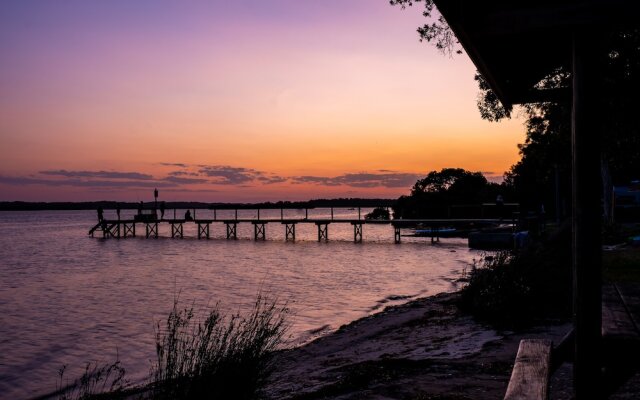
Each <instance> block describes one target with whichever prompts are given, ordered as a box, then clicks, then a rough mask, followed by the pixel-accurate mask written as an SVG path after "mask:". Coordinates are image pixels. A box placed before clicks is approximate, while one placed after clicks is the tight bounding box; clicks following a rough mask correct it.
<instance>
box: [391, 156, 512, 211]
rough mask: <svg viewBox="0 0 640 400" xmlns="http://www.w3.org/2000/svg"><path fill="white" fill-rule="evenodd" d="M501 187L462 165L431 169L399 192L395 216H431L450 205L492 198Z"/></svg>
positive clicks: (467, 203)
mask: <svg viewBox="0 0 640 400" xmlns="http://www.w3.org/2000/svg"><path fill="white" fill-rule="evenodd" d="M502 191H503V187H502V186H501V185H498V184H495V183H491V182H488V181H487V178H485V177H484V175H482V173H481V172H470V171H466V170H464V169H462V168H443V169H442V170H440V171H431V172H429V173H428V174H427V176H426V177H424V178H423V179H418V181H416V183H415V184H414V185H413V187H412V188H411V194H410V195H409V196H401V197H400V198H399V199H398V201H397V203H396V205H395V206H394V208H393V209H394V216H395V217H396V218H433V217H443V216H446V215H442V214H443V213H445V214H446V208H447V207H448V206H451V205H462V204H464V205H471V204H481V203H482V202H486V201H494V200H495V198H496V196H497V194H499V193H501V192H502Z"/></svg>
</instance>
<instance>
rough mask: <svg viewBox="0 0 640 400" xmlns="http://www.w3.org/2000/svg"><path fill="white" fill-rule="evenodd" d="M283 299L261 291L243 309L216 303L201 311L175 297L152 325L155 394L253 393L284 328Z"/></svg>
mask: <svg viewBox="0 0 640 400" xmlns="http://www.w3.org/2000/svg"><path fill="white" fill-rule="evenodd" d="M287 313H288V308H287V307H286V305H279V304H278V302H277V301H276V300H274V299H270V298H266V297H264V296H263V295H261V294H259V295H258V296H257V299H256V301H255V303H254V306H253V309H252V310H251V312H249V313H248V314H246V315H241V314H234V315H231V316H225V315H224V314H223V313H221V312H220V310H219V307H218V306H217V305H216V306H215V307H214V308H213V309H211V310H210V311H208V312H207V313H206V314H205V315H203V316H202V317H200V316H199V315H196V313H195V312H194V306H193V305H191V306H190V307H184V308H183V307H181V306H180V305H179V301H178V300H177V299H176V300H175V301H174V304H173V309H172V311H171V312H170V314H169V316H168V318H167V320H166V322H165V323H164V325H163V324H161V322H158V324H157V327H156V353H157V361H156V364H155V365H154V366H153V368H152V371H151V378H152V380H153V381H154V384H153V395H154V398H160V399H200V398H207V399H251V398H254V397H255V396H256V395H257V394H258V392H259V390H260V388H261V386H262V384H263V383H264V381H265V379H266V378H267V377H268V376H269V374H270V373H271V370H272V362H271V361H272V353H273V352H274V350H277V349H278V347H279V346H280V344H281V343H282V341H283V339H284V335H285V333H286V330H287V325H286V315H287Z"/></svg>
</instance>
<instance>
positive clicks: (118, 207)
mask: <svg viewBox="0 0 640 400" xmlns="http://www.w3.org/2000/svg"><path fill="white" fill-rule="evenodd" d="M116 215H117V216H118V221H120V204H116Z"/></svg>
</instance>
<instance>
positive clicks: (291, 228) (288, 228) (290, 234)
mask: <svg viewBox="0 0 640 400" xmlns="http://www.w3.org/2000/svg"><path fill="white" fill-rule="evenodd" d="M289 239H291V241H293V242H295V241H296V224H295V222H294V223H292V224H285V228H284V240H285V241H288V240H289Z"/></svg>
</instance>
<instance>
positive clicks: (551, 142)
mask: <svg viewBox="0 0 640 400" xmlns="http://www.w3.org/2000/svg"><path fill="white" fill-rule="evenodd" d="M414 3H422V4H423V5H424V11H423V15H424V16H425V17H426V18H427V19H429V22H428V23H426V24H424V25H423V26H421V27H419V28H418V33H419V35H420V40H425V41H427V42H430V43H432V44H433V45H434V46H435V47H436V48H437V49H438V50H440V51H441V52H442V53H443V54H446V55H449V56H452V55H453V54H456V53H457V54H459V53H462V47H461V45H460V43H459V41H458V40H457V38H456V37H455V34H454V33H453V31H452V30H451V29H450V27H449V26H448V24H447V21H446V20H445V19H444V18H443V17H442V16H441V15H440V14H439V13H438V11H437V9H436V7H435V4H434V2H433V0H390V4H392V5H399V6H401V7H403V8H404V7H406V6H412V5H413V4H414ZM594 46H597V48H598V49H600V62H601V66H600V67H601V71H602V74H601V77H602V82H601V96H600V109H601V118H602V119H601V120H602V124H601V127H600V128H601V130H602V134H603V138H602V139H603V140H602V147H601V148H602V153H601V161H602V162H601V165H602V168H601V178H602V186H603V200H604V204H605V207H604V211H605V216H608V211H609V210H610V202H611V193H612V185H614V184H626V183H628V182H629V181H630V180H631V179H637V178H638V174H639V173H638V171H640V150H639V149H640V134H639V133H640V132H639V129H640V128H639V127H640V124H639V123H638V121H637V119H636V118H635V114H636V112H637V110H638V109H639V107H640V96H638V95H637V93H638V91H639V90H640V32H639V31H638V30H637V29H631V30H624V31H616V32H607V31H606V30H604V29H603V31H602V35H601V40H600V43H597V44H596V43H594ZM541 56H543V55H541ZM569 67H570V66H569V65H566V66H564V68H562V67H559V68H558V69H557V70H555V71H551V73H550V74H549V75H548V76H547V77H546V78H545V79H543V80H542V81H541V82H540V83H539V84H538V85H539V86H541V87H542V88H559V87H569V86H570V74H569V73H568V70H569ZM475 79H476V81H477V82H478V87H479V94H478V110H479V111H480V115H481V116H482V118H484V119H486V120H489V121H499V120H501V119H503V118H509V117H510V116H511V112H512V110H511V109H507V108H505V107H503V105H502V104H501V103H500V101H499V100H498V98H497V96H496V95H495V93H493V91H492V90H491V88H490V87H489V85H488V84H487V82H486V81H485V80H484V78H483V77H482V76H481V75H480V74H478V73H476V76H475ZM521 109H522V111H523V112H524V114H525V116H526V118H527V122H526V126H527V135H526V139H525V142H524V143H523V144H522V145H520V146H519V148H520V154H521V156H522V159H521V160H520V161H519V162H518V163H516V164H515V165H513V166H512V167H511V169H510V170H509V171H508V172H507V173H506V175H505V179H506V182H507V183H508V184H511V185H514V189H515V190H516V193H517V195H518V200H519V201H520V202H521V203H524V204H533V203H542V202H543V203H546V204H548V205H552V204H554V203H555V202H554V201H551V198H553V197H554V196H555V188H556V185H557V186H558V188H559V189H560V195H561V196H563V197H565V198H566V197H567V194H566V192H567V190H568V186H569V185H567V182H568V177H569V176H570V171H571V169H570V157H571V153H570V133H571V129H570V105H569V104H557V103H556V104H554V103H537V104H529V105H525V106H523V107H522V108H521ZM536 206H538V205H537V204H536Z"/></svg>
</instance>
